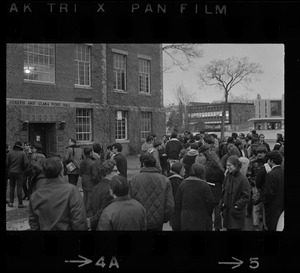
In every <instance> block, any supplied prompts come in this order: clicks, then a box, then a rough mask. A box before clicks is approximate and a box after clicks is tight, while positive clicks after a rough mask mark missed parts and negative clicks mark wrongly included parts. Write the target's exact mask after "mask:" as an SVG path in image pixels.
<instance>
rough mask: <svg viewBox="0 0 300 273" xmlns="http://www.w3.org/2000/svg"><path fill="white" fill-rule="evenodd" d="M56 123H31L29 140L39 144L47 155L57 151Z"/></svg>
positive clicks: (33, 143)
mask: <svg viewBox="0 0 300 273" xmlns="http://www.w3.org/2000/svg"><path fill="white" fill-rule="evenodd" d="M55 140H56V131H55V123H54V124H53V123H30V124H29V142H30V143H31V144H32V145H39V146H40V147H41V148H42V153H43V155H45V156H46V157H49V156H51V155H52V154H55V153H56V141H55Z"/></svg>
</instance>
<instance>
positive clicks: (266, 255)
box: [5, 231, 299, 272]
mask: <svg viewBox="0 0 300 273" xmlns="http://www.w3.org/2000/svg"><path fill="white" fill-rule="evenodd" d="M286 238H287V235H286V234H285V233H283V232H281V233H272V232H270V233H268V234H265V233H257V232H250V233H249V232H242V233H237V234H236V233H231V232H229V233H227V232H218V233H216V232H209V233H199V232H161V233H159V232H158V233H152V232H115V233H114V232H96V233H86V232H85V233H81V232H59V233H55V232H53V233H52V232H50V233H49V232H36V233H35V232H30V231H29V232H28V231H27V232H25V233H24V232H17V233H16V232H11V233H9V234H8V235H7V236H6V244H5V245H6V248H5V249H6V250H5V253H6V262H7V269H8V271H16V270H21V269H22V271H27V270H31V269H34V271H51V272H53V271H54V270H59V271H63V272H65V271H80V270H81V271H82V270H88V271H89V272H90V271H99V270H100V269H101V270H109V271H114V270H118V271H126V270H130V271H139V272H140V271H146V272H147V271H164V272H177V271H184V272H190V271H197V272H199V271H202V270H205V271H209V272H213V271H219V270H220V271H227V270H231V269H235V268H238V267H239V270H242V271H251V269H253V270H254V269H257V270H259V271H265V270H268V271H269V270H270V271H274V272H277V271H282V270H287V271H293V270H295V269H296V268H297V267H298V268H299V266H298V261H297V258H296V252H295V249H297V242H296V241H295V240H294V241H293V240H286ZM292 249H294V252H293V253H294V254H292V252H291V251H293V250H292ZM287 253H289V254H291V255H287V256H285V254H287Z"/></svg>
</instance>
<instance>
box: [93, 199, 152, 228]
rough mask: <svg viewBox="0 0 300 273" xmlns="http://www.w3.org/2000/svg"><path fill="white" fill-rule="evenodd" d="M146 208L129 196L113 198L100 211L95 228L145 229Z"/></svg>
mask: <svg viewBox="0 0 300 273" xmlns="http://www.w3.org/2000/svg"><path fill="white" fill-rule="evenodd" d="M146 226H147V225H146V210H145V208H144V207H143V206H142V205H141V204H140V203H139V202H138V201H136V200H134V199H131V198H130V197H129V196H123V197H117V198H115V199H114V200H113V201H112V202H111V203H110V204H109V205H108V206H107V207H106V208H105V209H104V210H103V212H102V214H101V216H100V219H99V222H98V226H97V230H114V231H115V230H146Z"/></svg>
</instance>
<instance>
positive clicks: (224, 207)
mask: <svg viewBox="0 0 300 273" xmlns="http://www.w3.org/2000/svg"><path fill="white" fill-rule="evenodd" d="M6 148H7V155H6V185H7V184H8V181H9V185H10V196H9V200H8V201H7V205H8V206H9V207H12V206H13V203H14V192H15V187H16V186H17V197H18V202H19V204H18V208H24V207H25V206H24V204H23V199H26V198H27V199H29V208H28V210H29V225H30V228H31V230H148V231H161V230H162V229H163V225H164V223H168V222H169V224H170V226H171V228H172V230H174V231H181V230H182V231H187V230H198V231H212V230H214V231H220V230H229V231H240V230H245V223H246V218H247V217H250V219H252V221H253V230H256V231H258V230H270V231H274V230H278V223H279V219H281V216H282V215H283V213H284V162H283V159H284V140H283V137H282V135H281V134H278V135H277V141H276V144H275V145H274V148H273V149H272V150H271V149H270V146H269V144H268V143H266V142H265V140H264V135H262V134H260V135H258V134H256V132H255V131H254V130H253V131H252V132H251V133H249V134H247V135H246V136H245V135H244V134H237V133H232V134H231V136H230V137H224V138H223V139H222V140H220V139H219V138H218V136H217V135H215V134H205V133H204V132H200V133H199V134H196V135H193V134H191V133H190V132H184V133H182V134H178V133H177V132H176V131H173V132H172V134H171V135H170V137H167V136H166V135H165V136H163V137H162V139H161V140H157V137H156V135H149V136H148V137H147V138H146V140H145V143H144V144H143V145H142V147H141V154H140V166H141V168H140V171H139V172H138V173H137V174H134V175H133V177H130V178H129V177H128V176H127V159H126V157H125V156H124V155H123V154H122V148H123V147H122V144H120V143H114V144H112V145H108V146H107V147H106V151H105V150H104V148H103V146H102V145H101V144H100V143H94V144H93V145H92V146H88V147H84V148H81V147H80V146H79V145H77V142H76V140H75V139H69V143H68V147H67V148H66V151H65V154H64V156H63V158H59V157H50V158H45V156H44V155H43V154H42V153H41V149H40V147H38V146H37V147H33V146H30V144H29V143H23V144H22V143H21V142H20V141H17V142H16V143H15V145H14V146H13V149H12V151H10V147H8V146H7V147H6ZM64 176H67V178H68V179H64ZM79 177H81V184H82V190H83V192H82V193H80V191H79V189H78V187H77V184H78V179H79ZM23 192H24V194H23ZM23 196H24V197H23Z"/></svg>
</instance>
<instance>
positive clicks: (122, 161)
mask: <svg viewBox="0 0 300 273" xmlns="http://www.w3.org/2000/svg"><path fill="white" fill-rule="evenodd" d="M113 159H114V161H115V162H116V165H117V169H118V172H119V173H120V175H123V176H125V177H127V159H126V157H125V156H124V155H122V154H121V153H118V154H116V155H115V156H114V158H113Z"/></svg>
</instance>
